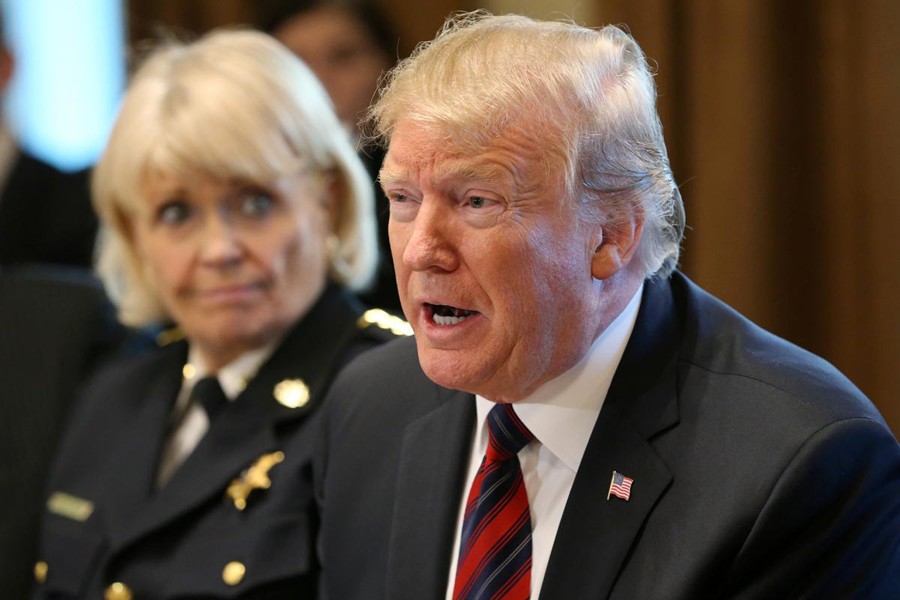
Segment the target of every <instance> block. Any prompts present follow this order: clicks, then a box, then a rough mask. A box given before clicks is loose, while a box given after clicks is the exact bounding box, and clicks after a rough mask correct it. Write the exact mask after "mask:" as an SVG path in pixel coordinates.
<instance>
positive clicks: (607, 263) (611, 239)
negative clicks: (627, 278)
mask: <svg viewBox="0 0 900 600" xmlns="http://www.w3.org/2000/svg"><path fill="white" fill-rule="evenodd" d="M643 230H644V219H643V218H642V216H641V215H639V214H635V215H632V217H630V218H628V219H624V220H622V221H619V222H617V223H616V224H615V225H604V226H602V227H601V228H599V235H598V236H597V240H596V242H595V245H594V255H593V257H592V258H591V275H592V276H593V277H594V279H608V278H610V277H612V276H613V275H615V274H616V273H618V272H619V271H621V270H622V269H623V268H625V267H626V266H628V264H629V263H630V262H631V260H632V258H634V253H635V251H636V250H637V247H638V244H639V243H640V241H641V234H642V233H643Z"/></svg>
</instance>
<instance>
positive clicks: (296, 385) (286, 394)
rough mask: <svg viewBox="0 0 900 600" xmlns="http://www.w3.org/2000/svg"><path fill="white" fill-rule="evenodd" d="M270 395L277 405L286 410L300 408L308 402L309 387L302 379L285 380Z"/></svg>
mask: <svg viewBox="0 0 900 600" xmlns="http://www.w3.org/2000/svg"><path fill="white" fill-rule="evenodd" d="M272 393H273V395H274V396H275V399H276V400H278V403H279V404H281V405H282V406H287V407H288V408H300V407H301V406H306V403H307V402H309V387H308V386H307V385H306V383H304V382H303V380H302V379H285V380H284V381H282V382H281V383H279V384H278V385H276V386H275V389H274V390H273V391H272Z"/></svg>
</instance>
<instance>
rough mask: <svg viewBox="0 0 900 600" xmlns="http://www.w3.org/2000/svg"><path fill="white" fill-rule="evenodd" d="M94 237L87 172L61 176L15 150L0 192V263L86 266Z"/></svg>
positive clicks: (27, 155) (95, 227)
mask: <svg viewBox="0 0 900 600" xmlns="http://www.w3.org/2000/svg"><path fill="white" fill-rule="evenodd" d="M96 234H97V217H96V216H95V215H94V211H93V208H92V206H91V197H90V190H89V186H88V172H87V171H86V170H85V171H78V172H75V173H63V172H61V171H58V170H57V169H55V168H54V167H52V166H50V165H48V164H47V163H45V162H43V161H41V160H39V159H38V158H35V157H34V156H31V155H29V154H27V153H25V152H21V153H20V154H19V157H18V159H17V160H16V162H15V164H14V165H13V167H12V170H11V171H10V173H9V175H8V177H7V180H6V185H4V186H3V189H2V192H0V265H13V264H26V263H44V264H48V263H49V264H62V265H75V266H83V267H89V266H90V265H91V258H92V257H93V252H94V238H95V237H96Z"/></svg>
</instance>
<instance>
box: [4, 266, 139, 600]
mask: <svg viewBox="0 0 900 600" xmlns="http://www.w3.org/2000/svg"><path fill="white" fill-rule="evenodd" d="M122 334H123V331H122V329H121V328H120V327H119V326H118V323H117V322H116V320H115V315H114V313H113V311H112V307H111V306H110V304H109V302H108V300H107V299H106V295H105V294H104V293H103V289H102V288H101V286H100V285H99V282H97V281H96V280H95V279H93V278H92V277H90V276H89V274H88V273H86V272H85V270H84V269H75V268H65V267H53V268H48V267H43V266H42V267H32V266H17V267H0V494H2V497H3V518H2V519H0V590H2V592H3V594H2V596H3V597H4V598H26V597H27V596H28V590H29V588H30V587H31V583H32V580H33V578H32V575H31V567H32V566H33V565H34V562H35V560H36V559H35V552H36V546H37V527H38V520H39V518H40V515H41V505H42V497H43V489H44V481H45V479H46V477H47V469H48V468H49V466H50V460H51V458H52V456H53V451H54V449H55V448H56V445H57V443H58V441H59V433H60V431H61V429H62V426H63V423H64V422H65V419H66V416H67V415H68V414H69V412H70V409H71V408H72V400H73V399H74V397H75V394H76V390H77V389H78V388H79V386H80V385H81V384H83V383H84V381H85V380H86V378H87V377H89V374H90V373H91V372H92V371H93V370H94V369H95V368H97V367H98V366H99V365H100V364H101V363H102V361H103V360H104V359H106V358H107V357H108V356H109V355H110V354H111V353H112V352H114V351H116V350H117V349H119V344H120V341H121V340H122Z"/></svg>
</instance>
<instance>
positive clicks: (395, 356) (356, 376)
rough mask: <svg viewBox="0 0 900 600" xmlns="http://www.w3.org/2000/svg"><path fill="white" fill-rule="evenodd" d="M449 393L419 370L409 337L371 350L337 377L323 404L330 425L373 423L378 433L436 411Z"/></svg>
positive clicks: (364, 426) (416, 355)
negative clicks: (375, 423) (325, 406)
mask: <svg viewBox="0 0 900 600" xmlns="http://www.w3.org/2000/svg"><path fill="white" fill-rule="evenodd" d="M446 394H447V390H445V389H444V388H442V387H440V386H438V385H437V384H435V383H433V382H432V381H431V380H429V379H428V377H427V376H426V375H425V373H424V372H423V371H422V368H421V367H420V366H419V360H418V354H417V352H416V343H415V339H414V338H413V337H404V338H400V339H396V340H393V341H391V342H388V343H386V344H384V345H382V346H379V347H378V348H375V349H372V350H369V351H367V352H365V353H364V354H362V355H360V356H358V357H357V358H356V359H354V360H353V361H352V362H351V363H350V364H348V365H347V366H346V367H345V368H344V369H343V370H342V371H341V373H340V374H339V375H338V377H337V379H336V380H335V381H334V383H333V384H332V386H331V389H330V391H329V399H328V400H327V401H326V405H327V406H328V411H329V413H330V415H331V416H330V418H331V419H332V423H334V424H339V423H340V424H344V425H348V424H350V423H354V422H358V423H359V426H360V428H361V429H366V428H367V425H366V424H367V423H372V422H373V420H374V421H375V422H377V423H379V426H378V429H383V430H386V429H389V428H390V427H389V426H388V424H394V425H396V426H397V427H403V426H405V424H406V423H408V422H410V421H411V420H414V419H416V418H418V417H419V416H421V415H423V414H425V413H427V412H429V411H431V410H433V409H434V408H436V407H438V406H439V405H440V404H441V402H443V400H444V396H445V395H446Z"/></svg>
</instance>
